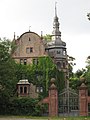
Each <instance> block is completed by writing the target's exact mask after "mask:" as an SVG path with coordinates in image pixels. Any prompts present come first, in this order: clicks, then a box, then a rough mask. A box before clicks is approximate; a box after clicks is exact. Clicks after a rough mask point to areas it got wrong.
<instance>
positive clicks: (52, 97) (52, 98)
mask: <svg viewBox="0 0 90 120" xmlns="http://www.w3.org/2000/svg"><path fill="white" fill-rule="evenodd" d="M54 83H55V79H54V78H52V79H51V86H50V88H49V116H58V91H57V88H56V86H55V84H54Z"/></svg>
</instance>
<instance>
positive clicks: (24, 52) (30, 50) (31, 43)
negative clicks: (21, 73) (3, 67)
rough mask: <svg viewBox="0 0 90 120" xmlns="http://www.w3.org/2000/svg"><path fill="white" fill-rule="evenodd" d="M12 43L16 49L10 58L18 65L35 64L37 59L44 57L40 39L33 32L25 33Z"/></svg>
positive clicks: (42, 43)
mask: <svg viewBox="0 0 90 120" xmlns="http://www.w3.org/2000/svg"><path fill="white" fill-rule="evenodd" d="M14 41H15V44H16V49H15V51H14V53H13V54H12V58H13V59H15V61H16V62H17V63H20V64H24V65H26V64H32V63H33V62H34V63H35V64H37V62H38V57H41V56H45V55H46V53H45V46H44V42H43V40H42V38H41V37H40V36H39V35H38V34H36V33H35V32H31V31H29V32H25V33H23V34H22V35H21V36H20V37H19V38H18V39H15V37H14Z"/></svg>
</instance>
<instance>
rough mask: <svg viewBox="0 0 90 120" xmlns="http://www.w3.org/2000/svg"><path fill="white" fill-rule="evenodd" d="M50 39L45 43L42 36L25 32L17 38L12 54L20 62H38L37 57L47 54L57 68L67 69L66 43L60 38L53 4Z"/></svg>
mask: <svg viewBox="0 0 90 120" xmlns="http://www.w3.org/2000/svg"><path fill="white" fill-rule="evenodd" d="M51 36H52V40H51V42H48V43H47V44H45V42H44V40H43V39H42V36H41V37H40V36H39V35H38V34H36V33H35V32H31V31H30V30H29V32H25V33H23V34H22V35H21V36H20V37H18V39H15V37H14V41H15V43H16V46H17V47H16V49H15V51H14V53H13V55H12V58H13V59H15V60H16V61H17V62H18V63H20V64H25V65H26V64H32V63H35V64H37V63H38V57H41V56H46V55H49V56H50V57H51V58H52V59H53V61H54V63H55V64H56V65H57V68H58V69H59V70H63V71H64V72H66V69H67V51H66V43H65V42H63V41H62V40H61V32H60V31H59V21H58V17H57V9H56V5H55V17H54V21H53V31H52V35H51Z"/></svg>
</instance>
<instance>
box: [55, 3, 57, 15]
mask: <svg viewBox="0 0 90 120" xmlns="http://www.w3.org/2000/svg"><path fill="white" fill-rule="evenodd" d="M56 4H57V2H55V16H57V6H56Z"/></svg>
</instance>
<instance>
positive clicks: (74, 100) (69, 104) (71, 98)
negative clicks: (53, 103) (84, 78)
mask: <svg viewBox="0 0 90 120" xmlns="http://www.w3.org/2000/svg"><path fill="white" fill-rule="evenodd" d="M58 98H59V100H58V103H59V108H58V111H59V116H78V115H79V95H78V93H77V92H76V91H75V90H73V89H71V88H65V89H64V90H63V91H62V92H61V94H59V97H58Z"/></svg>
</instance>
